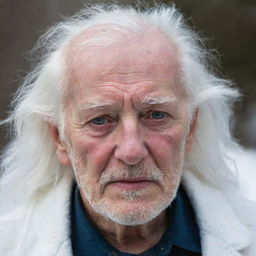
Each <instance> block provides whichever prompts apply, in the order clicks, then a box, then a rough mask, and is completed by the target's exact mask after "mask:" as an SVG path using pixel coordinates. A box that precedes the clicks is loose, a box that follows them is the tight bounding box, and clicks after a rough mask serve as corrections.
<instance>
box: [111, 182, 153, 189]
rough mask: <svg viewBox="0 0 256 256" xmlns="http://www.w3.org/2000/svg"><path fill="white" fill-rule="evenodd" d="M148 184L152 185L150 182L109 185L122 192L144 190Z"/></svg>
mask: <svg viewBox="0 0 256 256" xmlns="http://www.w3.org/2000/svg"><path fill="white" fill-rule="evenodd" d="M150 184H152V182H150V181H137V182H127V181H116V182H113V183H111V185H114V186H116V187H118V188H121V189H123V190H141V189H144V188H146V187H147V186H148V185H150Z"/></svg>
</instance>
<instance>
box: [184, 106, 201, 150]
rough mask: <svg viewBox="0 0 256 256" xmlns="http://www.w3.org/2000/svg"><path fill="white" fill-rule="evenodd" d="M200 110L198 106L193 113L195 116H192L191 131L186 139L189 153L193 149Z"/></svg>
mask: <svg viewBox="0 0 256 256" xmlns="http://www.w3.org/2000/svg"><path fill="white" fill-rule="evenodd" d="M198 112H199V109H198V108H197V109H196V110H195V111H194V113H193V118H192V121H191V123H190V128H189V133H188V135H187V139H186V152H187V153H188V152H189V151H190V150H191V148H192V144H193V140H194V136H195V133H196V127H197V119H198Z"/></svg>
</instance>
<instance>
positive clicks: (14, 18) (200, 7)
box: [0, 0, 256, 149]
mask: <svg viewBox="0 0 256 256" xmlns="http://www.w3.org/2000/svg"><path fill="white" fill-rule="evenodd" d="M98 2H99V1H81V0H43V1H42V0H26V1H24V0H0V66H1V69H0V90H1V92H0V120H2V119H4V118H6V116H7V114H8V110H9V108H8V106H9V104H10V100H11V99H12V95H13V93H14V92H15V91H16V90H17V88H18V86H19V84H20V80H21V78H22V77H24V76H25V75H26V74H27V73H28V72H29V71H30V70H31V68H32V65H31V64H30V63H29V61H28V60H27V57H26V56H27V53H28V51H29V50H30V49H31V48H32V47H33V45H34V44H35V43H36V41H37V39H38V38H39V36H40V35H41V34H42V33H43V32H45V31H46V30H47V28H49V27H50V26H52V25H53V24H55V23H56V22H58V21H60V20H61V19H62V18H63V17H66V16H69V15H72V14H74V13H75V12H76V11H77V10H79V9H80V8H82V7H83V6H84V4H89V3H98ZM101 2H107V1H101ZM144 2H145V3H147V4H151V3H152V2H150V1H146V0H144ZM155 2H157V3H161V1H155ZM162 2H165V3H167V4H171V3H175V4H176V6H177V7H178V8H179V9H180V10H181V11H182V12H183V14H184V16H185V18H186V20H187V22H188V23H190V25H191V26H192V27H194V28H195V29H196V30H197V31H198V32H199V33H200V35H201V36H203V38H206V39H207V40H206V45H207V47H208V48H210V49H216V50H217V53H216V55H217V57H218V59H219V61H220V65H221V70H222V76H223V77H224V78H228V79H231V80H232V81H233V82H234V83H235V85H236V86H237V87H239V88H240V91H241V92H242V94H243V98H242V99H241V100H240V101H239V102H238V103H237V104H236V105H235V107H234V110H235V115H234V118H233V121H232V127H233V133H234V135H235V137H236V138H237V140H238V141H239V142H240V143H241V144H243V145H244V146H245V147H247V148H256V49H255V48H256V44H255V42H256V1H255V0H204V1H200V0H193V1H192V0H174V1H171V0H170V1H162ZM115 3H123V4H132V3H134V1H128V0H126V1H124V0H123V1H122V0H120V1H115ZM7 139H8V138H7V127H2V126H1V127H0V149H2V148H3V147H4V145H5V144H6V142H7Z"/></svg>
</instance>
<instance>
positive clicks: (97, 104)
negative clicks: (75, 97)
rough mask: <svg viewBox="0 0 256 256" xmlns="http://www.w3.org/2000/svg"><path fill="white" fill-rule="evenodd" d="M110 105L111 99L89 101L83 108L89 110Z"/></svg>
mask: <svg viewBox="0 0 256 256" xmlns="http://www.w3.org/2000/svg"><path fill="white" fill-rule="evenodd" d="M111 105H113V102H112V101H102V102H89V103H87V104H86V106H85V108H86V109H89V110H93V109H98V108H103V107H106V106H111Z"/></svg>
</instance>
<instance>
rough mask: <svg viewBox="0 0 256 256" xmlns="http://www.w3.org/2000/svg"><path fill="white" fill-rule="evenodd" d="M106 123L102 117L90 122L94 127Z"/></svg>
mask: <svg viewBox="0 0 256 256" xmlns="http://www.w3.org/2000/svg"><path fill="white" fill-rule="evenodd" d="M106 122H107V120H106V118H104V117H96V118H94V119H92V120H91V123H93V124H95V125H103V124H105V123H106Z"/></svg>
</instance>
